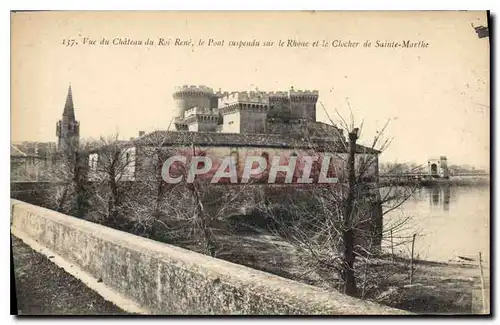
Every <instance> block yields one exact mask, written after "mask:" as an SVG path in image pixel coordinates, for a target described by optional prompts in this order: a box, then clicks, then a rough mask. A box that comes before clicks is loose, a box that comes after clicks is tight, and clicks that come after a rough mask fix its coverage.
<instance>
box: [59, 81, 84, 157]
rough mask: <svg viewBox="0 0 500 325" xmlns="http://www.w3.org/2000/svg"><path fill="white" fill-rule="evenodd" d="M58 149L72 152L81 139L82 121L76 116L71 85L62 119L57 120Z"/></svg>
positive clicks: (67, 152) (68, 152)
mask: <svg viewBox="0 0 500 325" xmlns="http://www.w3.org/2000/svg"><path fill="white" fill-rule="evenodd" d="M56 135H57V138H58V141H57V150H58V151H59V152H64V153H66V154H71V153H73V152H75V151H76V150H77V149H78V145H79V140H80V123H79V122H78V121H77V120H76V118H75V108H74V106H73V94H72V92H71V85H69V88H68V95H67V96H66V104H65V105H64V111H63V115H62V119H61V120H59V121H58V122H57V126H56Z"/></svg>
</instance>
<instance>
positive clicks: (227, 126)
mask: <svg viewBox="0 0 500 325" xmlns="http://www.w3.org/2000/svg"><path fill="white" fill-rule="evenodd" d="M241 113H242V112H239V111H237V112H233V113H229V114H226V115H224V123H223V124H222V132H223V133H240V130H241V128H240V125H241V120H242V119H241Z"/></svg>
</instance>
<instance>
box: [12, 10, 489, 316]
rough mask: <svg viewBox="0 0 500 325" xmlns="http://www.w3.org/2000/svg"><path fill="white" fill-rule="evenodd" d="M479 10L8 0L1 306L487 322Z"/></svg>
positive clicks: (484, 50) (485, 107) (485, 59)
mask: <svg viewBox="0 0 500 325" xmlns="http://www.w3.org/2000/svg"><path fill="white" fill-rule="evenodd" d="M490 23H491V17H490V13H489V12H488V11H11V12H10V24H11V26H10V28H11V40H10V46H11V50H10V54H11V59H10V64H11V67H10V69H11V74H10V83H11V86H10V87H11V94H10V96H11V107H10V125H11V127H10V136H11V138H10V243H11V250H10V252H11V261H10V264H11V266H10V272H11V279H12V280H11V281H12V284H11V286H12V288H13V289H12V290H11V300H10V304H11V314H13V315H18V316H24V315H54V316H57V315H135V316H137V315H139V316H146V315H213V316H218V315H219V316H220V315H330V316H380V315H394V316H396V315H398V316H406V317H415V316H418V315H449V316H455V315H482V316H485V315H486V316H488V315H491V308H490V297H491V293H490V283H491V282H492V279H491V273H490V271H491V265H492V261H491V260H492V257H491V254H490V253H491V246H490V243H491V239H492V238H491V234H492V231H491V230H490V224H491V221H490V211H491V209H490V189H491V184H490V181H491V180H490V175H491V172H490V168H491V166H490V157H491V154H490V97H491V93H490V87H491V82H490V75H491V74H490V66H491V65H490V53H491V52H490V51H491V50H490V46H491V45H490Z"/></svg>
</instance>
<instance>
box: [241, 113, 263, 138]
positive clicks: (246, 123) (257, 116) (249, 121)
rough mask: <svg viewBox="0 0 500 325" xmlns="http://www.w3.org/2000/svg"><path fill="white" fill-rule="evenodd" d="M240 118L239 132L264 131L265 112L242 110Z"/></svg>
mask: <svg viewBox="0 0 500 325" xmlns="http://www.w3.org/2000/svg"><path fill="white" fill-rule="evenodd" d="M240 118H241V121H240V123H241V127H240V132H241V133H266V118H267V113H266V112H256V111H242V112H241V114H240Z"/></svg>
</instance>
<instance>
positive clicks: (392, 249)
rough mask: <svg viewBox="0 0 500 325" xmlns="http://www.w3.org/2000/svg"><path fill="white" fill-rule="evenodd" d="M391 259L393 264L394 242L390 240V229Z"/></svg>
mask: <svg viewBox="0 0 500 325" xmlns="http://www.w3.org/2000/svg"><path fill="white" fill-rule="evenodd" d="M391 259H392V263H394V241H393V240H392V229H391Z"/></svg>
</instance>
